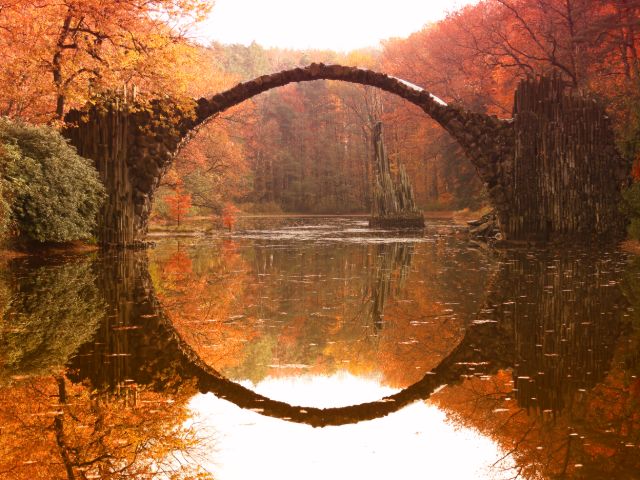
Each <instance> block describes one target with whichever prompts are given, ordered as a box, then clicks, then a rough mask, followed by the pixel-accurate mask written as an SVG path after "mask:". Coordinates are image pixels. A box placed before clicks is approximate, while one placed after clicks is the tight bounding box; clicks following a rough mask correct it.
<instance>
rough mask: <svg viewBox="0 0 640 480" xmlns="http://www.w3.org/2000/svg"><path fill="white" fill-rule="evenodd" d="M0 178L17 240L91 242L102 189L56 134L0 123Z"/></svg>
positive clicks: (95, 176) (90, 167) (87, 164)
mask: <svg viewBox="0 0 640 480" xmlns="http://www.w3.org/2000/svg"><path fill="white" fill-rule="evenodd" d="M0 175H1V177H2V179H3V181H2V185H0V188H2V189H3V190H4V191H3V193H2V195H3V198H4V201H5V202H6V204H8V208H9V211H10V215H9V219H10V221H11V222H12V223H13V224H14V225H13V226H14V227H15V229H16V231H17V233H18V234H19V235H21V236H23V237H27V238H30V239H33V240H37V241H40V242H47V241H52V242H67V241H71V240H77V239H86V238H89V237H90V236H91V234H92V232H93V229H94V227H95V222H96V215H97V213H98V209H99V208H100V205H101V203H102V201H103V199H104V196H105V193H104V186H103V185H102V183H101V182H100V179H99V178H98V174H97V172H96V170H95V168H94V167H93V165H92V163H91V161H90V160H87V159H85V158H82V157H81V156H79V155H78V154H77V152H76V150H75V148H73V147H72V146H70V145H69V144H68V143H67V141H66V140H65V139H64V138H63V137H62V136H61V135H60V133H58V132H57V131H56V130H54V129H52V128H50V127H46V126H32V125H27V124H24V123H18V122H12V121H10V120H8V119H5V118H0ZM0 208H2V206H1V205H0Z"/></svg>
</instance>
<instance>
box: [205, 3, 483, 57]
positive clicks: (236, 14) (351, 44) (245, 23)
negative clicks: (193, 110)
mask: <svg viewBox="0 0 640 480" xmlns="http://www.w3.org/2000/svg"><path fill="white" fill-rule="evenodd" d="M476 1H477V0H318V1H310V0H216V4H215V6H214V7H213V12H212V13H211V14H210V16H209V18H208V19H207V20H205V21H204V22H203V23H202V24H200V25H199V26H198V28H197V31H196V33H195V39H196V40H198V41H200V42H202V43H208V42H209V41H211V40H217V41H219V42H222V43H242V44H244V45H248V44H250V43H251V42H252V41H254V40H255V41H256V42H257V43H259V44H260V45H263V46H265V47H282V48H294V49H307V48H313V49H331V50H338V51H349V50H354V49H357V48H361V47H376V46H378V45H379V42H380V40H383V39H386V38H391V37H406V36H407V35H409V34H410V33H412V32H415V31H417V30H420V29H421V28H422V27H423V26H424V25H425V24H426V23H430V22H434V21H437V20H440V19H442V18H443V17H444V16H445V15H446V14H447V12H450V11H453V10H456V9H457V8H459V7H460V6H461V5H465V4H468V3H475V2H476Z"/></svg>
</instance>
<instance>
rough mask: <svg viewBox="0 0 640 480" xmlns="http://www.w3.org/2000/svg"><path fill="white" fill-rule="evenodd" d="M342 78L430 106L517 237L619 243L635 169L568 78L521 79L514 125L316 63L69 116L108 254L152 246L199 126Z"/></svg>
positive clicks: (399, 84) (385, 79)
mask: <svg viewBox="0 0 640 480" xmlns="http://www.w3.org/2000/svg"><path fill="white" fill-rule="evenodd" d="M313 80H340V81H346V82H351V83H356V84H361V85H369V86H373V87H377V88H380V89H382V90H384V91H386V92H389V93H392V94H395V95H398V96H399V97H401V98H404V99H406V100H407V101H409V102H411V103H413V104H414V105H417V106H418V107H420V108H421V109H422V110H423V111H424V112H425V113H426V114H427V115H429V116H430V117H431V118H433V119H434V120H435V121H436V122H438V123H439V124H440V125H441V126H442V127H443V128H444V129H445V130H446V131H447V132H449V133H450V134H451V136H452V137H453V138H454V139H455V140H456V141H457V142H458V143H459V144H460V146H461V147H462V149H463V150H464V152H465V153H466V155H467V157H468V158H469V159H470V161H471V162H472V163H473V165H474V166H475V167H476V170H477V172H478V175H479V176H480V179H481V180H482V181H483V182H484V184H485V186H486V188H487V191H488V194H489V199H490V201H491V203H492V204H493V206H494V208H495V210H496V213H497V217H498V221H499V224H500V228H501V230H502V232H503V236H504V237H505V238H506V239H508V240H543V241H547V240H555V239H558V238H566V237H570V238H572V239H574V240H575V239H580V240H583V241H584V240H593V239H597V240H611V239H616V240H617V239H618V238H620V237H621V236H622V235H623V233H624V226H625V220H624V218H623V216H622V215H621V214H620V212H619V211H618V207H617V205H618V204H619V203H620V200H621V196H620V189H621V186H622V185H623V184H624V183H625V182H626V181H627V179H628V177H629V170H630V165H629V163H628V162H626V161H625V160H624V159H622V157H621V156H620V155H619V154H618V152H617V151H616V149H615V141H614V138H613V132H612V130H611V128H610V125H609V120H608V117H607V116H606V115H605V112H604V108H603V107H602V106H601V105H599V104H597V102H593V101H592V100H590V99H584V98H581V97H576V96H574V95H572V94H571V92H570V91H567V89H566V85H565V84H564V83H563V82H562V80H561V79H559V78H556V79H545V78H542V79H538V80H527V81H523V82H521V84H520V86H519V87H518V90H517V92H516V98H515V100H516V101H515V106H514V118H513V119H510V120H499V119H497V118H496V117H493V116H489V115H485V114H480V113H473V112H470V111H468V110H465V109H463V108H461V107H459V106H456V105H447V104H445V103H444V102H442V101H441V100H439V99H437V98H436V97H434V96H433V95H432V94H430V93H429V92H427V91H425V90H423V89H422V88H420V87H417V86H415V85H413V84H411V83H409V82H406V81H403V80H399V79H397V78H394V77H390V76H388V75H385V74H383V73H377V72H374V71H371V70H364V69H360V68H355V67H344V66H341V65H324V64H311V65H309V66H308V67H305V68H294V69H291V70H285V71H282V72H279V73H275V74H272V75H264V76H261V77H258V78H256V79H254V80H251V81H248V82H244V83H240V84H238V85H236V86H235V87H233V88H231V89H229V90H227V91H225V92H222V93H219V94H217V95H214V96H213V97H211V98H201V99H199V100H197V101H196V102H194V103H191V104H189V102H186V103H185V102H181V103H178V102H175V101H172V100H166V99H165V100H158V99H156V100H152V101H150V102H147V103H146V104H145V105H143V106H141V102H135V101H133V102H126V101H124V102H123V101H119V100H117V99H116V100H115V101H114V100H109V101H107V102H106V103H104V104H100V105H95V104H91V105H90V106H89V107H87V108H86V109H85V110H84V111H71V112H69V114H68V115H67V117H66V120H67V122H68V123H67V125H68V126H67V128H66V129H65V133H66V135H67V136H68V137H69V138H70V139H71V141H72V143H73V144H74V145H75V146H76V147H77V148H78V150H79V153H80V154H81V155H83V156H85V157H88V158H92V159H94V160H95V162H96V166H97V168H98V171H99V172H100V175H101V178H102V180H103V182H104V183H105V185H106V187H107V191H108V194H109V201H108V202H107V205H106V206H105V207H104V209H103V211H102V213H101V215H100V218H99V224H100V229H99V236H100V242H101V244H102V245H104V246H108V245H118V246H135V245H136V244H141V243H143V242H144V238H145V236H146V232H147V222H148V218H149V214H150V212H151V206H152V203H153V194H154V191H155V189H156V188H157V186H158V185H159V183H160V179H161V178H162V175H164V173H165V172H166V171H167V169H168V168H169V167H170V166H171V163H172V161H173V158H174V156H175V153H176V151H178V150H179V148H180V145H181V144H183V143H184V142H185V141H186V140H187V139H188V137H189V136H190V134H192V133H193V132H194V131H195V130H196V129H197V128H198V126H200V125H202V124H203V123H204V122H206V121H207V120H208V119H210V118H212V117H213V116H215V115H217V114H218V113H220V112H223V111H224V110H226V109H228V108H231V107H233V106H235V105H238V104H240V103H242V102H244V101H246V100H248V99H250V98H252V97H254V96H256V95H259V94H260V93H263V92H266V91H268V90H270V89H273V88H277V87H281V86H284V85H287V84H289V83H292V82H307V81H313Z"/></svg>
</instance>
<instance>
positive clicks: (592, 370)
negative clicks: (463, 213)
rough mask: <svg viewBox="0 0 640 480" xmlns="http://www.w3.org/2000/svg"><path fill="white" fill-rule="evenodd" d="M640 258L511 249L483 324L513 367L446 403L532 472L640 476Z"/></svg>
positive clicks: (452, 391) (480, 377)
mask: <svg viewBox="0 0 640 480" xmlns="http://www.w3.org/2000/svg"><path fill="white" fill-rule="evenodd" d="M634 263H636V262H632V263H631V265H628V264H627V259H626V258H625V256H624V255H621V254H618V253H606V252H605V253H603V252H566V251H565V252H546V253H543V252H529V253H525V252H508V253H507V254H506V255H505V258H504V259H503V262H502V264H501V267H500V270H499V272H498V274H497V275H496V277H495V279H494V282H493V284H492V288H491V291H490V293H489V294H488V301H487V306H486V308H485V309H483V310H482V311H481V312H480V315H478V318H477V320H476V321H477V322H479V324H484V323H483V322H497V323H496V325H498V326H499V327H498V328H499V329H500V331H501V332H502V334H503V335H505V338H507V337H510V338H511V342H512V345H513V350H512V359H511V360H510V362H509V363H510V365H508V367H509V368H505V366H500V367H499V368H498V370H497V371H495V372H491V371H489V372H484V373H485V374H476V375H470V376H469V377H468V378H467V379H466V380H465V381H464V382H463V383H462V384H461V385H459V386H456V387H452V388H449V389H446V390H445V391H443V392H442V393H441V394H439V395H438V396H437V397H436V401H437V403H438V405H439V406H441V407H442V408H444V409H445V410H447V411H448V412H449V413H450V415H451V416H452V417H453V418H455V419H456V420H457V421H459V422H461V423H463V424H465V425H472V426H474V427H475V428H478V429H479V430H481V431H482V432H484V433H486V434H488V435H491V436H493V437H494V438H495V439H496V440H497V441H498V442H499V443H500V444H502V446H503V448H504V449H505V450H506V451H507V454H508V455H511V456H513V457H514V459H515V460H516V461H517V463H518V464H519V465H520V473H521V474H522V475H523V476H524V477H525V478H566V477H569V478H574V477H575V478H606V477H609V478H637V472H638V468H639V467H640V464H639V463H638V458H640V456H638V455H637V451H638V440H639V439H638V438H637V434H636V433H635V432H636V431H637V421H638V420H640V403H639V402H638V390H637V379H636V378H635V377H634V376H633V373H632V372H630V371H629V370H628V369H627V368H628V367H629V366H630V362H629V361H628V360H626V361H625V360H623V359H628V358H629V354H630V353H631V352H634V351H635V352H637V346H638V343H637V340H633V339H634V338H636V337H637V335H638V334H637V333H636V332H637V330H635V328H634V326H633V322H632V321H631V316H630V314H633V312H634V311H635V309H636V307H634V302H635V301H636V300H634V297H633V296H632V295H629V292H630V291H633V290H635V289H636V288H637V287H636V286H635V282H636V281H637V280H634V281H633V282H631V283H629V279H630V278H633V277H634V275H633V274H631V272H632V271H633V268H634ZM630 275H631V277H630ZM623 292H627V295H626V296H625V295H623ZM482 343H484V344H485V345H487V344H489V343H488V342H481V344H482ZM635 355H637V353H632V355H631V356H632V357H633V356H635ZM482 368H484V367H480V369H482ZM486 373H491V374H490V375H486Z"/></svg>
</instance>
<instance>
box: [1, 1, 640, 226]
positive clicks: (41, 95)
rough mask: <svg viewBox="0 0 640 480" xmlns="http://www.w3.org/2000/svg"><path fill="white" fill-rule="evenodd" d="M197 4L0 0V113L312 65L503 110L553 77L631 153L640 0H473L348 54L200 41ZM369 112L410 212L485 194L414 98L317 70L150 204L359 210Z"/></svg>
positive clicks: (210, 136) (32, 116)
mask: <svg viewBox="0 0 640 480" xmlns="http://www.w3.org/2000/svg"><path fill="white" fill-rule="evenodd" d="M212 8H213V13H211V11H212ZM209 13H211V14H213V15H215V7H214V6H213V3H212V2H210V1H206V0H161V1H156V2H142V1H139V0H126V1H116V0H108V1H94V0H91V1H80V0H64V1H62V2H59V1H56V2H53V1H50V0H36V1H30V2H27V1H22V0H2V1H0V32H2V34H1V35H0V49H1V50H2V51H3V52H4V61H3V66H2V68H0V83H1V84H2V85H3V88H2V90H1V91H0V115H2V116H5V117H7V121H13V122H29V123H33V124H42V125H48V126H49V127H51V128H53V129H54V130H55V129H58V128H59V127H60V126H61V125H62V124H63V122H64V115H65V113H66V112H67V111H68V110H69V109H70V108H74V107H80V106H82V105H85V104H86V103H87V102H92V101H96V99H97V98H100V96H104V95H107V94H110V95H112V94H116V95H126V94H129V95H130V94H132V93H133V94H134V95H139V96H145V97H149V98H151V97H155V96H166V95H171V96H175V97H176V98H178V97H182V98H189V97H191V98H197V97H200V96H207V95H211V94H213V93H216V92H219V91H221V90H224V89H226V88H229V87H230V86H233V85H234V84H235V83H237V82H240V81H244V80H249V79H252V78H255V77H257V76H260V75H263V74H268V73H273V72H277V71H280V70H283V69H287V68H292V67H296V66H304V65H308V64H309V63H311V62H324V63H327V64H330V63H338V64H343V65H352V66H358V67H364V68H369V69H372V70H376V71H381V72H385V73H387V74H389V75H393V76H396V77H398V78H402V79H404V80H407V81H409V82H412V83H414V84H416V85H420V86H422V87H425V88H427V89H428V90H429V91H431V92H433V93H435V94H436V95H438V96H439V97H441V98H442V99H443V100H445V101H446V102H451V103H455V104H459V105H462V106H464V107H466V108H469V109H471V110H472V111H475V112H480V113H488V114H491V115H496V116H498V117H502V118H506V117H510V116H511V111H512V105H513V91H514V88H515V86H516V84H517V82H518V81H519V80H520V79H521V78H525V77H528V76H535V75H542V74H553V73H555V74H558V75H561V76H562V78H564V79H565V80H566V82H567V83H568V84H570V85H571V86H572V87H573V88H575V89H576V90H578V91H579V92H581V93H583V94H585V95H590V96H593V98H596V99H598V100H599V101H603V102H605V103H606V106H607V108H608V111H609V113H610V115H611V116H612V118H613V123H614V125H615V129H616V134H617V139H618V143H619V145H618V146H619V149H620V151H621V152H622V153H623V155H625V156H626V157H627V158H636V157H637V156H638V150H639V149H640V59H639V55H638V48H639V47H638V42H639V41H640V39H639V33H638V31H639V30H640V25H638V23H639V20H638V19H639V18H640V2H639V1H637V0H605V1H600V2H591V1H587V0H563V1H560V0H540V1H536V2H532V1H528V0H484V1H481V2H478V3H475V4H471V5H468V6H466V7H464V8H462V9H460V10H458V11H455V12H452V13H450V14H449V15H448V16H447V17H446V18H445V19H444V20H442V21H439V22H436V23H431V24H426V25H425V26H424V27H423V28H422V29H421V30H420V31H417V32H415V33H413V34H411V35H410V36H409V37H407V38H391V39H388V40H385V41H383V42H382V43H381V45H380V46H379V47H372V48H368V49H361V50H357V51H352V52H347V53H345V52H334V51H319V50H288V49H281V48H264V47H262V46H260V45H259V44H257V43H255V42H254V43H252V44H250V45H248V46H245V45H239V44H235V45H224V44H220V43H217V42H213V43H211V44H208V45H202V44H200V43H197V42H194V41H193V40H192V39H191V38H190V31H191V30H190V29H192V28H193V26H194V25H197V23H198V22H199V21H201V20H202V19H203V18H205V17H206V15H208V14H209ZM378 121H382V122H383V123H384V124H385V132H386V138H385V141H386V143H387V151H388V153H389V158H390V163H391V167H392V170H393V171H394V172H397V171H398V168H399V165H400V164H404V165H405V166H406V169H407V172H408V174H409V177H410V178H411V179H412V182H413V185H414V190H415V194H416V199H417V203H418V205H419V206H420V207H421V208H423V209H426V210H458V209H463V208H469V209H472V210H474V209H478V208H479V207H481V206H483V205H484V204H486V201H487V198H486V192H485V189H484V186H483V185H482V183H481V182H480V180H479V179H478V178H477V176H476V173H475V170H474V167H473V166H472V165H471V163H470V162H469V161H468V160H467V159H466V158H465V157H464V154H463V152H462V150H461V149H460V147H459V146H458V144H457V143H456V142H455V141H454V140H453V139H452V138H451V137H450V136H449V135H448V134H447V133H446V132H445V131H444V130H443V129H442V128H441V127H439V126H438V125H436V124H435V123H434V122H433V121H432V120H430V119H429V118H428V117H426V116H424V115H423V113H422V112H421V111H419V109H417V108H416V107H414V106H411V105H410V104H408V103H407V102H404V101H402V100H401V99H398V98H393V97H392V96H390V95H388V94H386V93H383V92H381V91H379V90H376V89H374V88H371V87H364V86H356V85H351V84H345V83H340V82H332V81H321V82H313V83H300V84H292V85H288V86H285V87H282V88H279V89H276V90H273V91H270V92H266V93H264V94H262V95H260V96H259V97H257V98H255V99H253V100H251V101H247V102H244V103H243V104H242V105H240V106H238V107H235V108H233V109H232V110H230V111H228V112H225V113H224V114H222V115H220V116H218V117H217V118H216V119H215V120H213V121H211V122H209V123H208V124H207V125H206V127H205V128H202V129H201V130H200V131H199V132H198V134H197V135H196V136H195V137H194V138H193V139H192V140H191V141H190V142H189V143H188V144H187V145H186V146H185V148H184V149H182V150H181V152H180V154H179V156H178V158H177V161H176V162H174V164H173V167H172V169H171V171H170V172H168V174H167V175H166V176H165V177H164V179H163V185H162V188H161V189H160V190H159V192H158V195H157V198H158V201H157V202H156V203H155V207H154V208H155V209H154V216H155V218H164V219H169V220H172V221H174V222H179V221H180V220H181V218H182V217H184V216H185V215H211V214H216V215H219V214H222V213H223V210H224V208H225V205H230V204H235V205H237V206H239V207H240V208H241V209H242V210H244V211H247V212H254V213H261V212H262V213H265V212H272V213H273V212H292V213H365V212H367V211H369V209H370V207H371V198H372V193H371V186H372V183H373V175H374V174H373V171H372V156H373V146H372V132H373V127H374V125H375V124H376V123H377V122H378ZM7 125H8V124H7ZM3 128H5V130H6V128H8V127H3ZM7 142H8V140H7V141H5V140H3V143H7ZM4 157H6V155H3V158H4ZM8 163H10V162H8V161H6V162H5V161H3V167H2V168H3V170H7V168H8V167H6V166H4V165H5V164H7V165H8ZM638 171H640V169H639V168H638V166H637V162H636V167H634V172H636V174H637V173H638ZM3 178H4V180H3V185H2V186H0V187H1V188H2V190H3V191H4V192H5V193H4V194H3V198H4V203H7V202H8V203H11V202H13V200H12V199H14V198H15V197H16V194H15V193H12V192H14V191H16V189H17V190H19V188H17V187H16V186H15V185H13V184H15V181H13V184H12V180H9V179H8V178H12V177H11V176H10V175H8V174H7V173H6V172H5V173H3ZM12 185H13V186H12ZM627 198H628V200H629V206H628V207H629V208H630V209H631V210H634V211H636V210H637V207H640V195H639V194H637V193H636V192H635V190H634V189H630V191H629V192H628V194H627ZM7 208H9V207H5V210H6V209H7ZM9 210H11V209H10V208H9ZM636 213H638V212H636ZM7 216H8V217H13V220H14V223H15V222H18V224H19V223H20V221H21V220H20V218H19V217H20V215H19V214H16V213H15V212H14V213H13V214H10V213H9V214H7V215H5V217H7ZM23 223H24V221H23ZM14 227H15V226H14Z"/></svg>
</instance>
